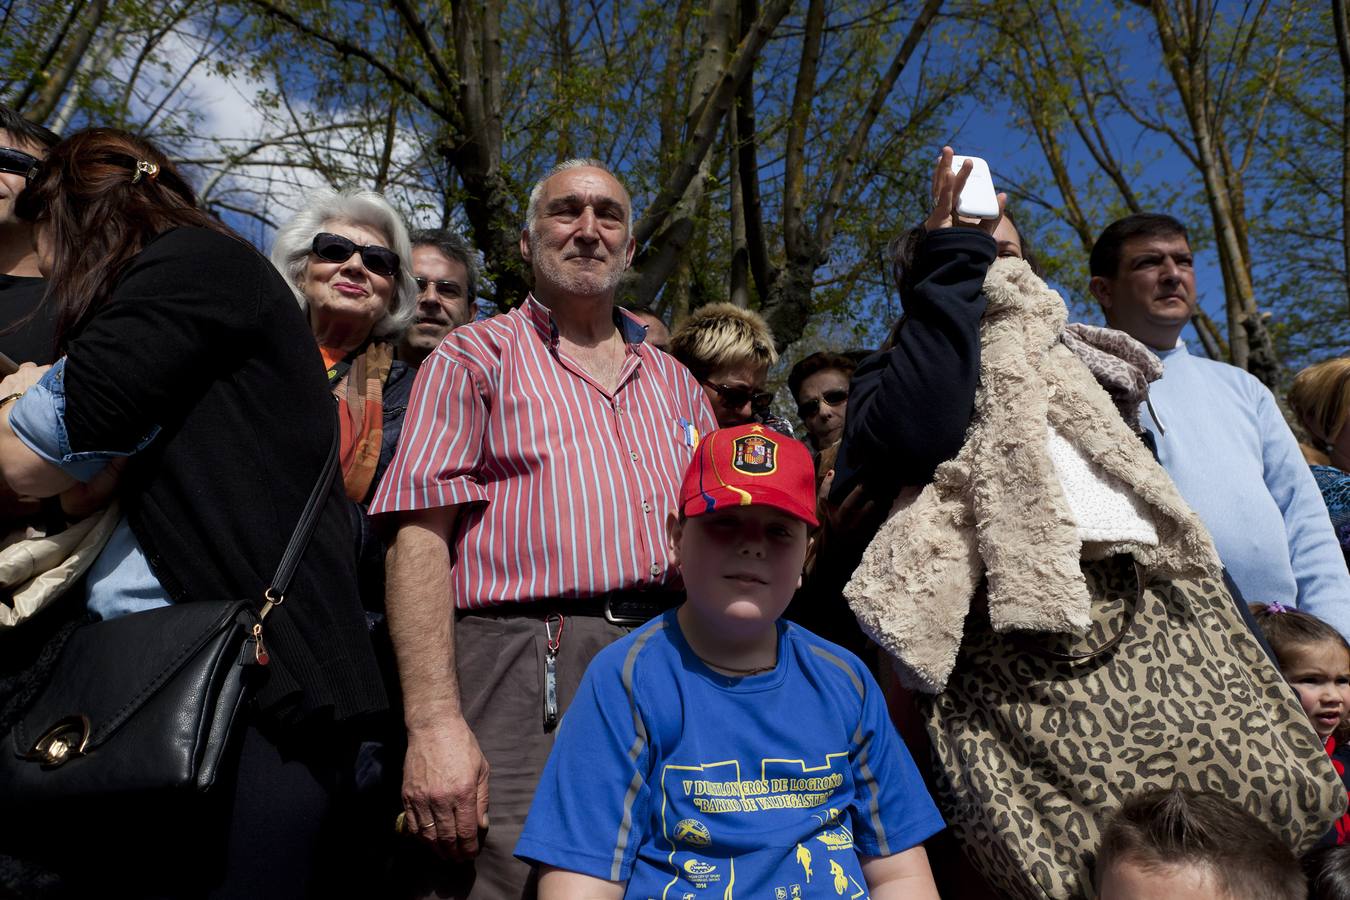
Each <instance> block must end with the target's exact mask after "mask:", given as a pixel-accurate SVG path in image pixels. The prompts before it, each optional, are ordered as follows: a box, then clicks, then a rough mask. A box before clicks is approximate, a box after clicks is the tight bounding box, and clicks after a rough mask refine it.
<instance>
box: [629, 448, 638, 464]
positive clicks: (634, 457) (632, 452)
mask: <svg viewBox="0 0 1350 900" xmlns="http://www.w3.org/2000/svg"><path fill="white" fill-rule="evenodd" d="M628 456H629V458H631V459H632V460H633V462H637V461H638V455H637V451H636V450H630V451H628Z"/></svg>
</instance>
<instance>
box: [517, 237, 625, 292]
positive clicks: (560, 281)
mask: <svg viewBox="0 0 1350 900" xmlns="http://www.w3.org/2000/svg"><path fill="white" fill-rule="evenodd" d="M530 256H531V258H532V259H533V260H534V264H535V266H536V267H538V274H539V279H538V280H539V281H540V282H542V283H544V284H547V285H549V286H550V287H551V288H552V289H553V290H555V291H558V292H560V293H564V294H571V295H574V296H583V297H585V296H589V297H595V296H601V295H611V296H612V295H613V293H614V291H615V289H617V288H618V286H619V282H620V281H621V280H622V279H623V272H624V266H623V257H622V256H621V255H620V256H610V257H609V258H608V259H606V260H604V264H605V268H604V269H603V270H602V271H600V272H595V271H579V270H578V269H577V268H576V267H573V266H568V265H566V264H565V263H564V261H563V258H562V255H561V253H551V252H543V253H541V252H540V247H539V239H538V237H537V236H536V235H535V234H533V233H531V234H530Z"/></svg>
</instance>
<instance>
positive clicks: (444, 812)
mask: <svg viewBox="0 0 1350 900" xmlns="http://www.w3.org/2000/svg"><path fill="white" fill-rule="evenodd" d="M403 809H404V812H405V813H406V814H407V822H408V830H409V831H410V832H412V833H413V834H415V835H417V836H418V837H419V838H421V839H422V840H424V841H427V842H428V843H430V844H431V845H432V846H433V848H434V849H435V850H436V852H437V853H439V854H440V855H441V856H443V857H448V858H450V859H455V860H466V859H472V858H473V857H474V856H477V855H478V850H479V847H480V844H479V838H480V836H481V835H482V833H483V832H484V831H486V830H487V826H488V817H487V809H488V763H487V760H486V759H484V758H483V754H482V752H481V751H479V749H478V739H477V738H475V737H474V736H473V732H472V731H471V730H470V729H469V726H468V724H467V723H466V722H465V721H464V720H463V719H452V720H447V721H445V722H444V723H442V724H440V725H438V726H436V727H434V728H430V729H426V730H424V731H418V732H414V731H409V733H408V755H407V758H406V760H405V761H404V766H403Z"/></svg>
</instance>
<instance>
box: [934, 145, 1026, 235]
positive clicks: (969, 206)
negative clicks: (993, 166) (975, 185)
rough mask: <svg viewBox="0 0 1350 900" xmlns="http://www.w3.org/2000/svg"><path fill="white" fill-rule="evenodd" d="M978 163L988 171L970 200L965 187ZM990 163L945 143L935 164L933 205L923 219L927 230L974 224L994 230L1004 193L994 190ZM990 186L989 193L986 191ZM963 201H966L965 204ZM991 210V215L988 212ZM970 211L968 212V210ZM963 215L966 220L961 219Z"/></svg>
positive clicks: (981, 228) (987, 229)
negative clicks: (957, 151) (960, 152)
mask: <svg viewBox="0 0 1350 900" xmlns="http://www.w3.org/2000/svg"><path fill="white" fill-rule="evenodd" d="M977 162H978V163H979V164H980V165H981V166H982V167H983V168H984V171H985V173H986V174H985V177H984V178H983V179H982V182H983V183H982V184H981V185H979V189H978V190H977V191H976V192H975V193H971V194H970V197H969V200H967V196H966V193H967V192H966V189H967V185H968V183H969V182H970V181H971V179H972V177H973V176H974V174H975V164H976V163H977ZM988 170H989V166H988V164H987V163H985V162H984V161H983V160H981V159H978V158H976V157H971V156H962V157H957V156H956V155H955V154H954V153H953V152H952V148H951V147H943V148H942V153H941V154H940V155H939V156H938V159H937V165H936V166H934V168H933V184H932V194H931V198H932V203H933V205H932V208H931V210H930V211H929V213H928V218H927V219H925V220H924V222H923V228H924V230H925V231H938V230H940V229H943V228H951V227H952V226H953V225H974V226H975V227H977V228H979V229H980V230H982V231H985V232H987V233H989V234H993V232H994V229H995V228H997V227H998V223H999V221H1000V220H1001V219H1002V218H1003V203H1004V201H1005V200H1006V199H1007V197H1006V195H1004V194H994V193H993V189H994V184H993V179H992V178H990V177H988V174H987V173H988ZM985 187H987V189H988V191H989V194H992V202H991V197H990V196H989V195H988V194H984V190H983V189H984V188H985ZM977 197H979V199H977ZM962 204H965V205H964V206H963V205H962ZM990 210H992V212H993V214H992V215H991V216H988V217H985V215H984V214H985V213H987V212H989V211H990ZM968 211H969V212H968ZM962 218H965V219H967V221H964V222H962V221H960V220H961V219H962Z"/></svg>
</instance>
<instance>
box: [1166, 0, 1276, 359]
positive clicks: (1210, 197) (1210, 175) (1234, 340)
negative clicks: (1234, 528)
mask: <svg viewBox="0 0 1350 900" xmlns="http://www.w3.org/2000/svg"><path fill="white" fill-rule="evenodd" d="M1202 5H1203V4H1202ZM1152 12H1153V19H1154V22H1155V23H1156V24H1157V30H1158V38H1159V41H1160V43H1161V44H1162V49H1163V56H1164V59H1165V61H1166V65H1167V68H1168V71H1169V72H1170V73H1171V75H1172V80H1173V82H1174V83H1175V84H1176V86H1177V94H1178V96H1179V97H1180V99H1181V103H1182V107H1183V108H1184V110H1185V112H1186V119H1187V121H1188V123H1189V124H1190V126H1191V133H1192V136H1193V137H1194V139H1195V150H1196V157H1197V160H1198V164H1199V168H1200V175H1201V178H1202V179H1203V181H1204V186H1205V199H1206V201H1207V203H1208V205H1209V209H1210V217H1211V219H1212V220H1213V225H1214V237H1215V243H1216V244H1217V245H1218V251H1219V262H1220V266H1221V267H1222V269H1223V272H1224V293H1225V300H1226V308H1227V314H1228V342H1229V353H1230V362H1232V363H1233V365H1235V366H1238V367H1239V368H1242V369H1248V368H1250V367H1251V362H1252V359H1251V357H1252V352H1253V345H1254V344H1255V346H1256V352H1257V354H1258V358H1259V357H1262V356H1270V357H1273V352H1274V348H1273V343H1272V342H1271V340H1270V337H1269V334H1268V333H1267V329H1266V322H1265V320H1264V318H1262V317H1261V316H1259V315H1258V311H1257V306H1256V294H1255V290H1254V289H1253V287H1252V276H1251V260H1250V259H1249V258H1248V256H1247V254H1246V253H1244V252H1243V246H1242V245H1243V241H1242V238H1241V232H1242V231H1243V230H1244V229H1242V228H1240V227H1239V225H1238V223H1237V221H1236V219H1237V214H1238V211H1237V210H1235V208H1234V200H1235V195H1234V193H1233V192H1231V191H1230V188H1231V187H1232V186H1233V184H1234V182H1235V181H1236V180H1237V179H1238V177H1239V176H1238V175H1237V173H1236V172H1232V171H1231V170H1228V167H1225V166H1224V164H1223V160H1222V156H1223V151H1222V150H1221V149H1220V148H1219V146H1218V143H1219V142H1220V141H1222V140H1223V135H1222V131H1221V130H1220V129H1219V127H1218V122H1217V116H1216V115H1215V113H1214V110H1213V107H1212V104H1211V102H1210V95H1209V89H1210V84H1209V71H1208V54H1207V52H1206V51H1207V48H1206V47H1205V46H1204V43H1203V38H1202V37H1201V34H1202V24H1201V23H1202V22H1206V21H1207V19H1208V17H1209V15H1210V12H1209V11H1208V10H1205V9H1191V8H1188V9H1186V10H1184V11H1183V12H1182V15H1183V16H1187V17H1189V18H1183V19H1181V20H1180V25H1181V26H1182V27H1183V29H1184V33H1183V34H1178V29H1177V25H1178V22H1176V21H1174V20H1173V17H1172V13H1171V10H1169V8H1168V5H1167V2H1166V0H1153V3H1152ZM1237 196H1238V197H1240V190H1239V191H1238V193H1237ZM1272 364H1273V359H1269V358H1267V359H1262V360H1260V366H1259V368H1260V369H1261V370H1262V371H1269V370H1270V369H1271V367H1272Z"/></svg>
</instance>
